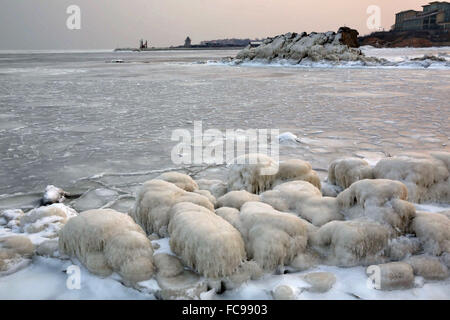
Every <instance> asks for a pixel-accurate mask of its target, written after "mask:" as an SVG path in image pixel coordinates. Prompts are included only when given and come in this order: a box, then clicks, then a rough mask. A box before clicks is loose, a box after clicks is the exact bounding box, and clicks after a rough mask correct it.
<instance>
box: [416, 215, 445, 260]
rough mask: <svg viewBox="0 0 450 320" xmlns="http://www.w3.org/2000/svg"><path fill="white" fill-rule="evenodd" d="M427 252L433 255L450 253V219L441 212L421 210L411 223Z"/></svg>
mask: <svg viewBox="0 0 450 320" xmlns="http://www.w3.org/2000/svg"><path fill="white" fill-rule="evenodd" d="M411 229H412V231H413V232H414V233H415V234H416V236H417V237H418V238H419V239H420V242H421V243H422V246H423V248H424V250H425V252H427V253H429V254H432V255H441V254H442V253H445V252H447V253H450V219H448V218H447V217H446V216H444V215H442V214H439V213H428V212H420V211H418V212H417V213H416V217H415V218H414V220H413V221H412V224H411Z"/></svg>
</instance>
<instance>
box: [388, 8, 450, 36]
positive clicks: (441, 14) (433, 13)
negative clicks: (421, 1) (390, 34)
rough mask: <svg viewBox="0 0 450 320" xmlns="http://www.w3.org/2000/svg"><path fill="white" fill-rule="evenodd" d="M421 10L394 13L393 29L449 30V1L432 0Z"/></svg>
mask: <svg viewBox="0 0 450 320" xmlns="http://www.w3.org/2000/svg"><path fill="white" fill-rule="evenodd" d="M422 7H423V11H416V10H406V11H402V12H399V13H397V14H396V15H395V25H394V30H395V31H416V30H450V3H449V2H446V1H434V2H430V3H429V4H427V5H424V6H422Z"/></svg>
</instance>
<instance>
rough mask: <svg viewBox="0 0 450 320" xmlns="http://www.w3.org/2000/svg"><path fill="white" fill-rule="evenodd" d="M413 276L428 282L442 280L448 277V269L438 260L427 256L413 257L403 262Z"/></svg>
mask: <svg viewBox="0 0 450 320" xmlns="http://www.w3.org/2000/svg"><path fill="white" fill-rule="evenodd" d="M405 262H406V263H408V264H410V265H411V267H412V268H413V270H414V274H415V275H417V276H421V277H424V278H425V279H429V280H444V279H447V278H448V277H449V272H448V268H447V267H446V266H445V265H443V264H442V263H441V262H440V261H439V259H438V258H436V257H433V256H428V255H420V256H413V257H411V258H409V259H408V260H406V261H405Z"/></svg>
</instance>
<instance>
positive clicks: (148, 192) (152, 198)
mask: <svg viewBox="0 0 450 320" xmlns="http://www.w3.org/2000/svg"><path fill="white" fill-rule="evenodd" d="M180 202H191V203H194V204H197V205H200V206H203V207H205V208H206V209H209V210H211V211H213V210H214V204H213V203H211V201H209V200H208V198H207V197H205V196H203V195H200V194H197V193H193V192H188V191H185V190H183V189H181V188H179V187H177V186H176V185H174V184H172V183H170V182H167V181H163V180H150V181H147V182H145V183H144V184H143V185H142V187H141V188H140V190H139V191H138V193H137V196H136V203H135V205H134V207H133V209H132V210H131V212H130V216H131V217H132V218H133V219H134V221H136V223H137V224H139V225H140V226H141V227H142V228H143V229H144V231H145V232H146V233H147V234H152V233H157V234H158V235H160V236H162V237H166V236H168V232H167V227H168V225H169V211H170V209H171V208H172V206H173V205H175V204H177V203H180Z"/></svg>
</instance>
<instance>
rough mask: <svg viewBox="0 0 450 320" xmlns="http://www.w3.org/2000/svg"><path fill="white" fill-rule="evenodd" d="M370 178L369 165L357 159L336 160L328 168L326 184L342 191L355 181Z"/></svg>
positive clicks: (371, 174) (371, 175)
mask: <svg viewBox="0 0 450 320" xmlns="http://www.w3.org/2000/svg"><path fill="white" fill-rule="evenodd" d="M372 178H373V173H372V168H371V167H370V166H369V163H368V162H367V161H365V160H363V159H359V158H345V159H338V160H335V161H333V162H332V163H331V164H330V167H329V168H328V182H329V183H331V184H334V185H337V186H339V187H341V188H342V189H346V188H348V187H350V186H351V185H352V183H354V182H356V181H359V180H364V179H372Z"/></svg>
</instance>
